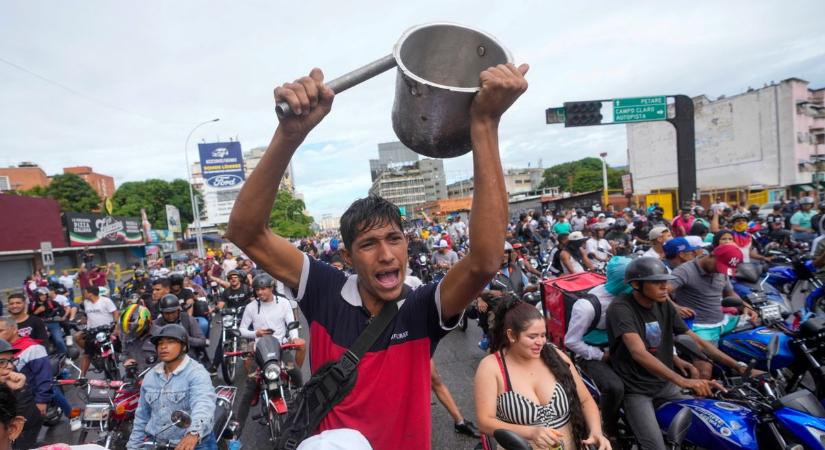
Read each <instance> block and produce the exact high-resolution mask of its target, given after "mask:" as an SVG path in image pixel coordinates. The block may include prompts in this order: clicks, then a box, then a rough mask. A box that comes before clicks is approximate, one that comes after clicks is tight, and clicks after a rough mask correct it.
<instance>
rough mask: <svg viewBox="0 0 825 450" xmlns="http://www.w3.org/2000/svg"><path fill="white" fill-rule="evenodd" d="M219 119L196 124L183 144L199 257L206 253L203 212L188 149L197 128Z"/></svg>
mask: <svg viewBox="0 0 825 450" xmlns="http://www.w3.org/2000/svg"><path fill="white" fill-rule="evenodd" d="M219 120H221V119H218V118H215V119H212V120H207V121H206V122H201V123H199V124H197V125H195V128H192V131H190V132H189V135H188V136H186V142H185V143H184V144H183V156H184V158H186V179H187V180H189V201H190V202H191V204H192V217H193V218H194V219H195V228H196V230H195V240H196V242H197V243H198V257H199V258H203V257H204V255H205V252H204V251H203V235H202V233H201V212H200V207H198V202H196V201H195V190H194V188H193V187H192V167H191V166H190V165H189V153H188V152H187V151H186V150H187V148H189V138H191V137H192V133H194V132H195V130H197V129H198V128H200V127H201V126H203V125H206V124H207V123H212V122H217V121H219Z"/></svg>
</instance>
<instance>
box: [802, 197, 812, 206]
mask: <svg viewBox="0 0 825 450" xmlns="http://www.w3.org/2000/svg"><path fill="white" fill-rule="evenodd" d="M799 204H800V205H813V204H814V198H813V197H802V198H800V199H799Z"/></svg>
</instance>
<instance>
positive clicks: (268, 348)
mask: <svg viewBox="0 0 825 450" xmlns="http://www.w3.org/2000/svg"><path fill="white" fill-rule="evenodd" d="M280 359H281V344H280V343H279V342H278V340H277V339H275V338H274V337H272V336H263V337H262V338H260V339H258V342H256V343H255V362H256V363H257V364H258V367H261V368H263V367H264V366H265V365H266V363H268V362H269V361H278V360H280Z"/></svg>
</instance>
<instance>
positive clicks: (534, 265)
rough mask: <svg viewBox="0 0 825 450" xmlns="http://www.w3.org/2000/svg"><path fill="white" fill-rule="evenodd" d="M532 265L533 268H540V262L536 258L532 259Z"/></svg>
mask: <svg viewBox="0 0 825 450" xmlns="http://www.w3.org/2000/svg"><path fill="white" fill-rule="evenodd" d="M530 265H531V266H533V267H538V266H539V262H538V260H537V259H536V258H531V259H530Z"/></svg>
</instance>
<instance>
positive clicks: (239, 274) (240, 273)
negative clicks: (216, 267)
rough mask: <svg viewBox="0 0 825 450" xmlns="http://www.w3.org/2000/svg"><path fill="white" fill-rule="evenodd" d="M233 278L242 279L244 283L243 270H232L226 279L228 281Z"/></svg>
mask: <svg viewBox="0 0 825 450" xmlns="http://www.w3.org/2000/svg"><path fill="white" fill-rule="evenodd" d="M233 276H236V277H238V278H240V279H241V281H243V279H244V274H243V271H242V270H238V269H232V270H230V271H229V272H227V273H226V279H227V280H228V279H230V278H232V277H233Z"/></svg>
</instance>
